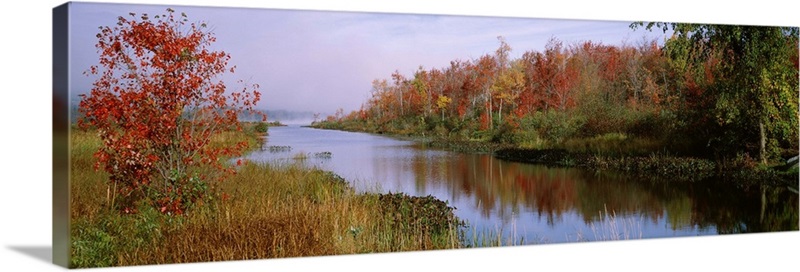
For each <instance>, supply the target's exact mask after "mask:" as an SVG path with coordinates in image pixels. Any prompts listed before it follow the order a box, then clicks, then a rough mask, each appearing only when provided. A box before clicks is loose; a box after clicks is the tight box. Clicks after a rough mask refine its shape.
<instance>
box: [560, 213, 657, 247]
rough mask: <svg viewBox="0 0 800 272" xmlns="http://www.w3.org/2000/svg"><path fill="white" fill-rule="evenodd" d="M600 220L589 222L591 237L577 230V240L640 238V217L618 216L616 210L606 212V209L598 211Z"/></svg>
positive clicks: (641, 234)
mask: <svg viewBox="0 0 800 272" xmlns="http://www.w3.org/2000/svg"><path fill="white" fill-rule="evenodd" d="M598 214H599V216H600V221H599V222H597V223H595V222H592V223H590V224H589V229H590V230H591V231H592V236H593V237H585V236H584V234H583V233H582V232H578V234H577V238H576V239H577V241H619V240H631V239H642V236H643V233H642V220H641V218H639V219H636V218H633V217H631V218H627V219H624V218H620V217H619V216H617V214H616V212H614V211H611V213H609V212H608V209H604V210H603V211H599V212H598Z"/></svg>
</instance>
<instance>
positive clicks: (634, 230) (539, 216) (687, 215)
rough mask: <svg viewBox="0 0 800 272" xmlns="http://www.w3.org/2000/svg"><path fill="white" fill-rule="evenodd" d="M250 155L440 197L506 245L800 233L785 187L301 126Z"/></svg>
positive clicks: (476, 231)
mask: <svg viewBox="0 0 800 272" xmlns="http://www.w3.org/2000/svg"><path fill="white" fill-rule="evenodd" d="M270 146H272V148H269V147H270ZM280 146H284V147H285V146H288V147H291V148H290V149H289V148H278V147H280ZM327 152H330V153H329V154H328V153H327ZM299 154H304V155H305V159H299V158H300V157H301V156H300V155H299ZM246 158H247V159H249V160H252V161H256V162H267V163H271V164H294V163H303V164H306V165H307V166H308V167H318V168H320V169H323V170H329V171H333V172H335V173H336V174H338V175H340V176H342V177H343V178H345V179H346V180H348V181H349V182H350V183H351V184H352V185H353V186H354V187H355V188H356V190H357V191H360V192H380V193H387V192H404V193H406V194H409V195H416V196H427V195H433V196H435V197H436V198H438V199H441V200H443V201H447V202H448V204H449V205H450V206H454V207H456V210H455V213H456V215H457V216H458V217H460V218H461V219H463V220H465V221H466V222H467V223H468V225H469V227H468V233H467V237H481V236H496V234H498V233H499V234H501V235H502V237H501V239H502V241H503V242H502V243H503V244H541V243H563V242H577V241H595V240H617V239H638V238H656V237H678V236H698V235H717V234H729V233H749V232H766V231H788V230H797V229H798V195H797V193H795V192H792V191H791V190H789V189H788V188H786V187H769V186H760V187H758V188H753V187H750V188H740V187H737V186H734V185H732V184H730V183H726V182H725V181H722V180H709V181H703V182H694V183H686V182H680V183H678V182H669V181H668V180H643V179H641V178H639V179H637V178H633V177H630V176H626V175H624V174H621V173H614V172H610V171H602V172H596V171H593V170H586V169H580V168H558V167H547V166H541V165H532V164H524V163H516V162H508V161H503V160H499V159H496V158H494V157H493V156H491V155H489V154H468V153H459V152H451V151H445V150H437V149H431V148H424V147H422V146H421V145H420V144H418V143H415V142H412V141H404V140H398V139H395V138H391V137H384V136H379V135H371V134H366V133H354V132H343V131H334V130H319V129H312V128H305V127H300V126H286V127H271V128H270V129H269V136H266V142H265V144H264V148H262V149H260V150H257V151H254V152H252V153H250V154H249V155H248V156H246Z"/></svg>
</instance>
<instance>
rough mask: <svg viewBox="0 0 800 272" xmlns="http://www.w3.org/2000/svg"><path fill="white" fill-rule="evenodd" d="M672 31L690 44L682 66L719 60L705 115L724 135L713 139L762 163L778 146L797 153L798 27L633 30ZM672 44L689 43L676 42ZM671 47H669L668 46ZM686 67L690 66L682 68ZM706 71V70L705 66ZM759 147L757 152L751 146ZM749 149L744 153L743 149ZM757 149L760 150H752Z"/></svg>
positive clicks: (696, 26)
mask: <svg viewBox="0 0 800 272" xmlns="http://www.w3.org/2000/svg"><path fill="white" fill-rule="evenodd" d="M640 26H645V27H646V28H647V29H648V30H652V28H654V27H656V28H660V29H662V30H663V31H664V32H667V31H668V30H670V29H672V30H673V31H674V33H675V34H674V35H675V37H677V39H679V40H683V41H689V43H688V45H689V46H688V48H680V50H675V49H672V48H667V50H666V51H667V52H673V53H674V52H677V51H681V52H683V54H678V55H680V56H678V55H672V56H671V57H673V58H676V59H679V58H680V61H681V63H683V62H684V61H687V58H686V57H687V56H689V59H688V61H689V62H691V63H703V62H707V61H708V60H716V61H718V63H717V65H716V67H715V68H714V70H713V71H710V73H709V71H708V70H707V69H708V66H703V65H696V66H694V67H696V68H698V69H705V74H710V75H711V77H713V83H712V84H710V85H709V86H708V88H709V90H707V91H705V92H704V93H703V94H704V95H705V96H711V97H706V98H708V99H710V101H711V103H709V104H708V105H709V108H707V112H706V115H705V117H707V118H708V119H710V120H712V121H713V122H715V123H716V125H717V126H718V128H719V133H718V134H716V135H714V136H713V137H711V139H708V140H709V142H717V143H719V145H720V146H721V147H720V148H722V149H723V150H724V151H726V152H741V151H745V152H753V151H756V150H757V151H756V152H757V154H758V158H759V160H760V161H761V162H762V163H767V159H768V157H770V156H771V155H776V154H777V153H778V152H777V151H778V150H779V147H792V148H795V149H796V143H797V136H798V132H797V131H798V64H797V63H798V62H797V57H798V53H797V52H798V28H797V27H766V26H742V25H704V24H683V23H659V22H651V23H646V24H645V23H642V22H638V23H634V24H632V25H631V27H632V28H634V29H636V28H637V27H640ZM671 44H673V45H677V44H683V45H686V43H671ZM669 45H670V43H668V44H667V46H669ZM683 67H686V66H683ZM704 67H705V68H704ZM749 146H755V148H749ZM743 149H744V150H743ZM753 149H756V150H753Z"/></svg>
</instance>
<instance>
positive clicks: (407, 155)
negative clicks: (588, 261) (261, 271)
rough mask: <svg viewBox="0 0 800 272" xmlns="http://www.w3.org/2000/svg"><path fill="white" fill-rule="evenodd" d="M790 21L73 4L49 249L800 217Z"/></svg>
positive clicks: (686, 230) (704, 232) (658, 230)
mask: <svg viewBox="0 0 800 272" xmlns="http://www.w3.org/2000/svg"><path fill="white" fill-rule="evenodd" d="M798 32H799V31H798V27H796V26H747V25H713V24H692V23H682V22H648V21H643V22H622V21H584V20H556V19H536V18H502V17H479V16H444V15H419V14H394V13H359V12H325V11H306V10H278V9H247V8H219V7H214V8H211V7H198V6H162V5H133V4H104V3H82V2H70V3H67V4H64V5H62V6H59V7H57V8H55V9H54V37H55V38H56V39H54V40H55V41H54V52H56V53H58V52H62V53H63V54H60V55H59V54H55V59H54V73H55V75H54V78H56V79H59V80H54V82H55V84H57V86H56V87H54V90H55V89H58V90H66V91H59V92H55V91H54V96H58V97H61V98H63V97H66V98H64V101H66V102H65V103H66V104H54V109H60V110H59V111H58V112H62V111H63V112H65V113H67V114H66V115H62V116H61V117H60V118H54V139H55V141H58V139H61V138H58V139H56V138H57V137H55V134H58V133H61V131H66V132H67V133H61V134H58V135H61V136H63V135H66V136H63V138H65V140H64V141H63V142H59V143H63V144H62V145H58V144H56V142H54V149H59V148H60V149H62V150H63V149H65V150H68V152H67V153H66V154H68V155H66V156H67V157H65V158H63V160H62V161H58V162H57V161H55V160H54V167H56V166H58V165H62V166H63V167H64V168H65V169H68V171H63V172H64V175H65V178H64V179H63V180H62V179H58V178H55V177H54V188H55V189H54V192H56V191H61V190H59V189H58V188H63V191H64V192H66V194H67V195H66V196H65V197H62V198H58V197H57V196H54V199H61V200H54V202H58V203H64V204H65V205H66V206H64V207H67V208H64V209H62V210H61V212H63V213H66V214H54V218H57V217H59V218H60V217H63V218H65V220H60V221H59V220H54V228H57V230H54V233H56V236H57V235H58V234H63V235H62V236H63V237H62V236H59V237H55V236H54V244H56V245H55V246H54V259H58V260H60V261H57V262H62V263H61V264H62V265H65V266H68V267H70V268H87V267H108V266H131V265H143V264H170V263H186V262H209V261H225V260H248V259H270V258H286V257H304V256H330V255H345V254H367V253H380V252H403V251H423V250H435V249H453V250H457V249H464V248H482V247H504V246H522V245H524V246H537V245H544V244H556V243H586V242H599V241H616V240H638V239H650V238H669V237H687V236H709V235H727V234H740V233H758V232H784V231H798V225H799V224H798V221H799V220H800V219H798V122H799V120H798V88H799V87H798ZM59 41H62V42H59ZM59 56H61V57H59ZM56 100H57V99H56ZM54 111H55V110H54ZM64 116H67V117H64ZM54 152H57V151H56V150H54ZM54 154H55V153H54ZM60 201H63V202H60ZM55 206H56V204H54V207H55ZM54 211H55V212H56V213H59V210H56V209H54ZM59 224H60V225H59ZM62 255H63V259H62V258H61V257H60V256H62Z"/></svg>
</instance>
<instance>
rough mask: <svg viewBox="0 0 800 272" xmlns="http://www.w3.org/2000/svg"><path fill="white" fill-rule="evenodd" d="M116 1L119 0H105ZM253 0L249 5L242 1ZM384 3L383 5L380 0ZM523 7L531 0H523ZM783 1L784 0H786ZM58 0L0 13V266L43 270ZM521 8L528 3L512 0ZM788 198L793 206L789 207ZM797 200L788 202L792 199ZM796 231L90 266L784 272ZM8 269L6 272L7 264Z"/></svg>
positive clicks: (666, 6) (732, 18)
mask: <svg viewBox="0 0 800 272" xmlns="http://www.w3.org/2000/svg"><path fill="white" fill-rule="evenodd" d="M107 2H120V1H107ZM125 2H126V3H150V4H181V5H210V6H215V5H216V6H219V5H224V6H231V7H268V8H291V9H315V10H344V11H382V12H406V13H407V12H411V13H428V14H458V15H489V16H498V15H499V16H519V17H546V18H576V19H606V20H644V21H681V22H701V23H735V24H759V25H789V26H798V25H800V16H798V15H797V11H798V8H797V4H795V3H792V4H786V3H781V2H782V1H778V0H762V1H748V2H746V3H745V4H733V3H732V2H731V3H727V1H726V2H722V3H715V1H714V2H712V1H707V2H710V3H706V2H703V1H687V0H680V1H641V0H640V1H621V0H614V1H576V0H568V1H563V0H562V1H549V2H547V3H530V4H528V3H529V2H528V1H510V0H509V1H507V0H491V1H451V0H446V1H441V0H439V1H425V0H412V1H409V0H393V1H368V0H363V1H355V0H353V1H346V0H335V1H325V0H318V1H311V0H302V1H298V0H295V1H261V2H258V3H251V1H243V0H236V1H214V0H210V1H209V0H193V1H187V0H183V1H178V0H162V1H133V0H131V1H125ZM252 2H255V1H252ZM385 2H388V3H385ZM530 2H533V1H530ZM784 2H788V1H784ZM62 3H63V2H61V1H50V0H46V1H10V2H6V5H5V7H4V8H3V11H2V12H0V13H1V15H0V22H2V24H0V27H2V31H0V35H2V36H0V37H2V38H0V47H2V50H0V56H2V57H0V63H2V65H1V66H0V69H2V72H0V86H2V87H0V90H2V96H0V102H1V103H2V104H0V110H2V115H0V116H2V118H3V120H2V123H0V135H2V136H1V137H2V140H0V144H2V148H0V152H2V160H3V161H2V163H0V167H2V168H0V170H1V172H0V173H2V176H0V208H1V209H2V214H1V217H0V226H2V230H1V231H0V235H1V236H2V238H1V239H2V240H1V241H2V242H0V243H2V245H0V267H2V268H0V270H3V271H18V270H25V271H28V270H33V271H53V270H60V269H61V268H60V267H57V266H54V265H52V264H50V257H49V254H44V255H43V256H39V255H42V254H30V253H29V252H31V251H33V252H38V253H41V252H46V251H47V250H48V249H47V248H49V247H51V239H52V238H51V237H52V230H51V226H52V219H51V218H52V208H51V203H52V200H51V197H52V189H51V178H52V169H51V165H52V163H51V162H52V155H51V152H52V151H51V147H52V146H51V113H52V110H51V108H50V105H51V104H52V98H51V96H52V88H51V76H52V75H51V71H52V70H51V69H52V68H51V67H52V60H51V56H52V42H51V37H52V36H51V35H52V29H51V22H52V8H53V7H56V6H58V5H60V4H62ZM521 3H526V4H521ZM790 204H792V203H790ZM793 204H794V205H797V203H793ZM799 245H800V232H784V233H770V234H745V235H728V236H713V237H697V238H669V239H649V240H640V241H630V242H603V243H577V244H559V245H539V246H525V247H513V248H511V247H506V248H497V249H468V250H448V251H427V252H411V253H392V254H373V255H358V256H355V255H350V256H335V257H309V258H290V259H277V260H257V261H239V262H221V263H201V264H182V265H164V266H140V267H122V268H112V269H93V270H92V271H106V270H111V271H174V270H176V269H180V270H186V271H220V270H228V271H240V270H246V271H253V270H255V271H267V270H269V271H298V270H299V271H306V270H334V271H339V270H346V271H374V270H379V271H409V270H417V269H420V270H424V271H431V270H447V271H487V270H490V271H496V270H503V269H517V268H519V269H522V270H539V269H542V270H559V271H560V270H577V269H600V270H625V271H633V270H636V271H639V270H645V271H649V270H655V271H668V270H690V271H694V270H701V269H705V270H714V271H718V270H728V269H732V270H734V271H739V270H757V271H771V270H779V269H780V270H786V269H795V268H796V267H797V255H796V254H797V252H798V251H797V249H798V246H799ZM9 268H10V269H9Z"/></svg>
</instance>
